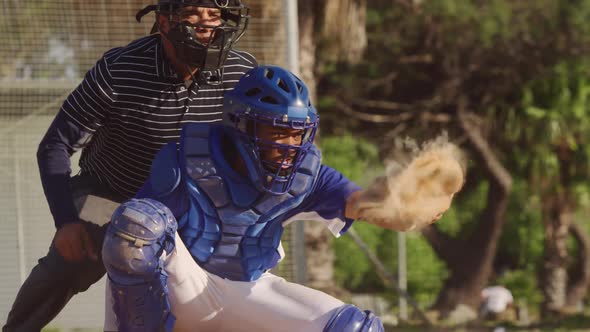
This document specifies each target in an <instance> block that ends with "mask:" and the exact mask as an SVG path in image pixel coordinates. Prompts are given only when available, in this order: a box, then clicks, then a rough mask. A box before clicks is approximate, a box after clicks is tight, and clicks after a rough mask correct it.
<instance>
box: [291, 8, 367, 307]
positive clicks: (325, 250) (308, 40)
mask: <svg viewBox="0 0 590 332" xmlns="http://www.w3.org/2000/svg"><path fill="white" fill-rule="evenodd" d="M298 11H299V13H298V14H299V59H300V72H299V76H300V78H301V79H302V80H303V81H304V82H305V84H306V85H307V87H308V89H309V91H310V94H311V100H312V102H313V103H316V102H317V99H318V98H317V82H318V80H319V78H318V77H317V75H316V73H318V72H319V70H318V66H319V64H318V63H317V61H316V59H317V58H318V56H317V55H318V48H317V45H318V43H320V42H325V41H326V39H325V38H324V39H322V40H320V39H319V38H320V37H321V34H320V33H318V31H324V32H327V33H329V34H330V35H332V37H334V38H333V39H332V40H333V41H334V42H335V44H334V45H336V46H337V47H338V48H339V49H344V50H348V49H355V50H356V51H355V52H354V54H357V53H359V52H360V54H362V52H364V49H365V48H366V36H365V32H364V31H365V19H364V17H365V11H366V0H348V1H345V3H341V1H338V0H329V1H316V0H299V2H298ZM355 16H358V17H359V19H358V20H357V25H355V26H353V27H349V28H347V29H344V30H343V29H342V27H343V26H345V25H347V24H342V22H339V23H338V24H337V26H336V27H337V29H336V30H335V31H333V28H332V27H326V22H329V23H330V24H332V23H333V21H332V19H331V18H332V17H346V18H351V17H355ZM326 18H330V19H326ZM322 25H323V26H324V28H322ZM334 45H331V46H334ZM344 53H346V52H344ZM354 54H353V56H352V57H346V58H344V61H348V60H351V59H355V60H356V58H355V56H356V55H354ZM338 59H339V60H340V59H341V58H338ZM316 139H317V138H316ZM332 237H333V236H332V234H330V232H329V231H328V230H327V229H326V227H325V225H323V223H321V222H306V223H305V256H306V259H307V284H308V285H309V286H311V287H314V288H317V289H321V290H323V291H325V292H327V293H330V294H332V295H336V296H337V295H338V294H339V293H340V291H339V290H338V289H337V288H336V287H335V284H334V259H335V255H334V250H333V249H332Z"/></svg>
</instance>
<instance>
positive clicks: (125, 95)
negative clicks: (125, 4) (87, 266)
mask: <svg viewBox="0 0 590 332" xmlns="http://www.w3.org/2000/svg"><path fill="white" fill-rule="evenodd" d="M254 66H256V60H255V59H254V57H253V56H252V55H250V54H248V53H246V52H242V51H236V50H233V51H231V52H230V53H229V56H228V59H227V61H226V62H225V65H224V75H223V85H220V86H212V85H207V84H204V83H201V82H195V83H192V82H190V81H189V82H184V81H183V80H182V78H179V77H177V76H176V74H175V71H174V67H173V66H172V64H171V62H170V61H169V60H168V59H167V58H166V57H165V56H164V50H163V45H162V43H161V40H160V36H159V35H151V36H147V37H144V38H140V39H138V40H136V41H134V42H132V43H131V44H129V45H127V46H125V47H120V48H115V49H112V50H110V51H108V52H107V53H105V54H104V56H103V58H101V59H100V60H99V61H98V62H97V63H96V65H95V66H94V67H93V68H92V69H91V70H90V71H89V72H88V73H87V74H86V77H85V78H84V80H83V81H82V83H81V84H80V85H79V86H78V87H77V88H76V89H75V90H74V91H73V92H72V93H71V94H70V95H69V96H68V98H67V99H66V101H65V102H64V104H63V106H62V108H61V109H60V111H59V113H58V115H57V116H56V118H55V120H54V122H53V123H52V125H51V126H50V128H49V130H48V131H47V134H46V135H45V137H44V138H43V141H42V142H41V144H40V145H39V150H38V153H37V159H38V162H39V169H40V173H41V180H42V182H43V188H44V190H45V195H46V196H47V200H48V203H49V207H50V210H51V212H52V214H53V217H54V220H55V224H56V226H57V227H59V226H60V225H61V224H63V223H67V222H72V221H75V220H77V217H76V216H77V215H76V212H75V211H76V210H75V209H74V205H73V201H72V198H71V197H72V196H71V190H70V189H69V186H68V183H69V182H68V181H69V177H70V172H71V170H70V156H71V155H72V154H73V153H74V151H76V150H77V149H79V148H82V147H83V148H84V149H83V150H82V155H81V157H80V168H81V172H82V174H87V175H92V176H94V177H96V178H97V179H98V180H99V181H100V182H101V183H102V184H105V185H106V186H108V187H109V188H110V189H111V190H112V191H114V192H115V193H118V194H120V195H121V196H122V197H124V198H130V197H132V196H133V195H134V194H135V193H136V191H137V190H138V189H139V188H140V187H141V185H142V184H143V182H144V181H145V179H146V178H147V177H148V175H149V170H150V165H151V161H152V158H153V157H154V156H155V154H156V152H158V150H159V149H160V147H162V146H163V145H164V144H166V143H167V142H170V141H176V140H178V138H179V136H180V128H181V127H182V126H183V125H184V124H186V123H190V122H206V123H211V122H217V121H220V120H221V114H222V107H223V94H224V92H226V91H228V90H231V89H233V87H234V86H235V84H236V83H237V82H238V80H239V79H240V77H241V76H242V75H243V74H244V73H245V72H246V71H247V70H248V69H250V68H252V67H254ZM189 83H192V84H189Z"/></svg>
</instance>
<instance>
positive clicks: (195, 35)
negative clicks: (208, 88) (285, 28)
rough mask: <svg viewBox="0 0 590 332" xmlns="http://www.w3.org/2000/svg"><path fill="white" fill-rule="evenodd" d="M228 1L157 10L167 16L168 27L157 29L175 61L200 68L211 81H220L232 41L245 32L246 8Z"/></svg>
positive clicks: (193, 67) (164, 7)
mask: <svg viewBox="0 0 590 332" xmlns="http://www.w3.org/2000/svg"><path fill="white" fill-rule="evenodd" d="M227 3H228V4H227V5H226V6H224V7H220V6H218V5H215V6H210V7H207V6H183V7H180V8H178V7H176V8H172V7H169V8H166V6H162V7H158V8H157V9H156V10H157V12H158V13H159V14H160V15H165V17H167V19H168V23H169V24H168V29H162V27H159V30H160V32H161V34H162V35H163V36H164V38H166V39H168V41H170V43H171V44H172V45H173V47H174V49H175V52H176V57H177V60H178V61H180V62H181V63H184V64H185V65H187V66H188V67H190V68H192V69H195V68H199V69H200V73H201V75H205V76H206V77H205V78H206V79H207V81H209V83H210V84H215V83H221V82H222V74H223V73H222V68H223V64H224V63H225V60H226V59H227V57H228V55H229V52H230V50H231V48H232V46H233V44H234V43H236V42H237V41H238V40H239V39H240V38H241V37H242V35H243V34H244V32H245V30H246V27H247V24H248V20H249V16H248V11H249V9H248V8H247V7H244V6H242V5H241V3H238V5H237V6H233V7H232V6H231V2H227ZM146 9H148V7H146ZM167 9H168V10H167ZM144 12H145V10H144ZM144 12H141V13H138V15H140V14H144Z"/></svg>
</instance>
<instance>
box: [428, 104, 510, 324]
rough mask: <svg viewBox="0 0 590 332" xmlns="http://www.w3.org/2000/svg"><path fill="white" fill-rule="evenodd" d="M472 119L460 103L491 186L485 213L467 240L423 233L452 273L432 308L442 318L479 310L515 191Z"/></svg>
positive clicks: (464, 124)
mask: <svg viewBox="0 0 590 332" xmlns="http://www.w3.org/2000/svg"><path fill="white" fill-rule="evenodd" d="M470 117H471V115H470V114H468V113H467V112H466V104H465V102H460V103H459V108H458V120H459V123H460V127H461V128H462V130H463V131H464V132H465V135H466V137H467V138H468V142H469V146H470V149H469V150H470V151H471V153H472V154H473V156H474V157H475V158H474V159H475V160H476V161H477V167H480V168H481V169H482V170H483V174H485V177H486V178H487V181H488V183H489V189H488V194H487V205H486V207H485V209H484V210H483V211H482V212H481V215H480V217H479V222H478V223H477V226H476V227H475V228H474V231H473V232H472V233H471V235H469V237H468V238H466V239H453V238H450V237H448V236H446V235H444V234H442V233H440V232H439V231H438V230H437V229H436V228H435V227H434V226H432V227H429V228H425V229H424V230H423V231H422V234H423V235H424V236H425V238H426V240H427V241H428V242H429V243H430V244H431V246H432V248H433V249H434V251H435V252H436V253H437V255H438V256H439V258H440V259H441V260H443V261H444V262H445V263H446V264H447V267H448V268H449V270H450V276H449V278H448V279H447V280H446V281H445V283H444V285H443V288H442V290H441V292H440V293H439V295H438V298H437V300H436V302H435V304H434V305H433V307H432V309H434V310H437V311H439V313H440V317H441V318H444V317H446V316H447V315H448V314H449V313H450V312H451V311H452V310H453V309H455V308H456V306H457V305H458V304H465V305H468V306H470V307H472V308H473V309H474V310H477V308H478V306H479V304H480V301H481V296H480V293H481V290H482V289H483V288H484V287H485V286H486V285H487V282H488V279H489V277H490V275H491V273H492V270H493V261H494V256H495V253H496V247H497V243H498V240H499V239H500V235H501V233H502V227H503V226H504V222H505V214H506V209H507V205H508V196H509V193H510V190H511V188H512V177H511V176H510V174H509V173H508V171H507V170H506V169H505V168H504V167H503V165H502V164H501V163H500V161H499V160H498V158H497V157H496V156H495V154H494V152H493V151H492V150H491V147H490V145H489V144H488V142H487V141H486V140H485V138H484V137H483V136H482V135H481V131H480V129H479V128H478V126H477V125H475V124H474V123H473V121H471V120H470Z"/></svg>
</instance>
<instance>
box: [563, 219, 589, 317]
mask: <svg viewBox="0 0 590 332" xmlns="http://www.w3.org/2000/svg"><path fill="white" fill-rule="evenodd" d="M569 232H570V235H572V237H573V238H574V239H575V240H576V242H577V244H578V255H577V257H576V263H575V265H574V268H573V269H572V271H570V273H569V280H568V286H567V294H566V298H565V304H566V306H568V307H574V308H575V307H577V306H578V305H579V304H580V303H581V302H582V300H583V299H584V298H585V297H586V295H587V294H588V288H589V287H590V236H588V234H587V233H586V231H585V230H584V229H583V228H582V227H580V225H578V224H576V223H572V224H571V225H570V227H569Z"/></svg>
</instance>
